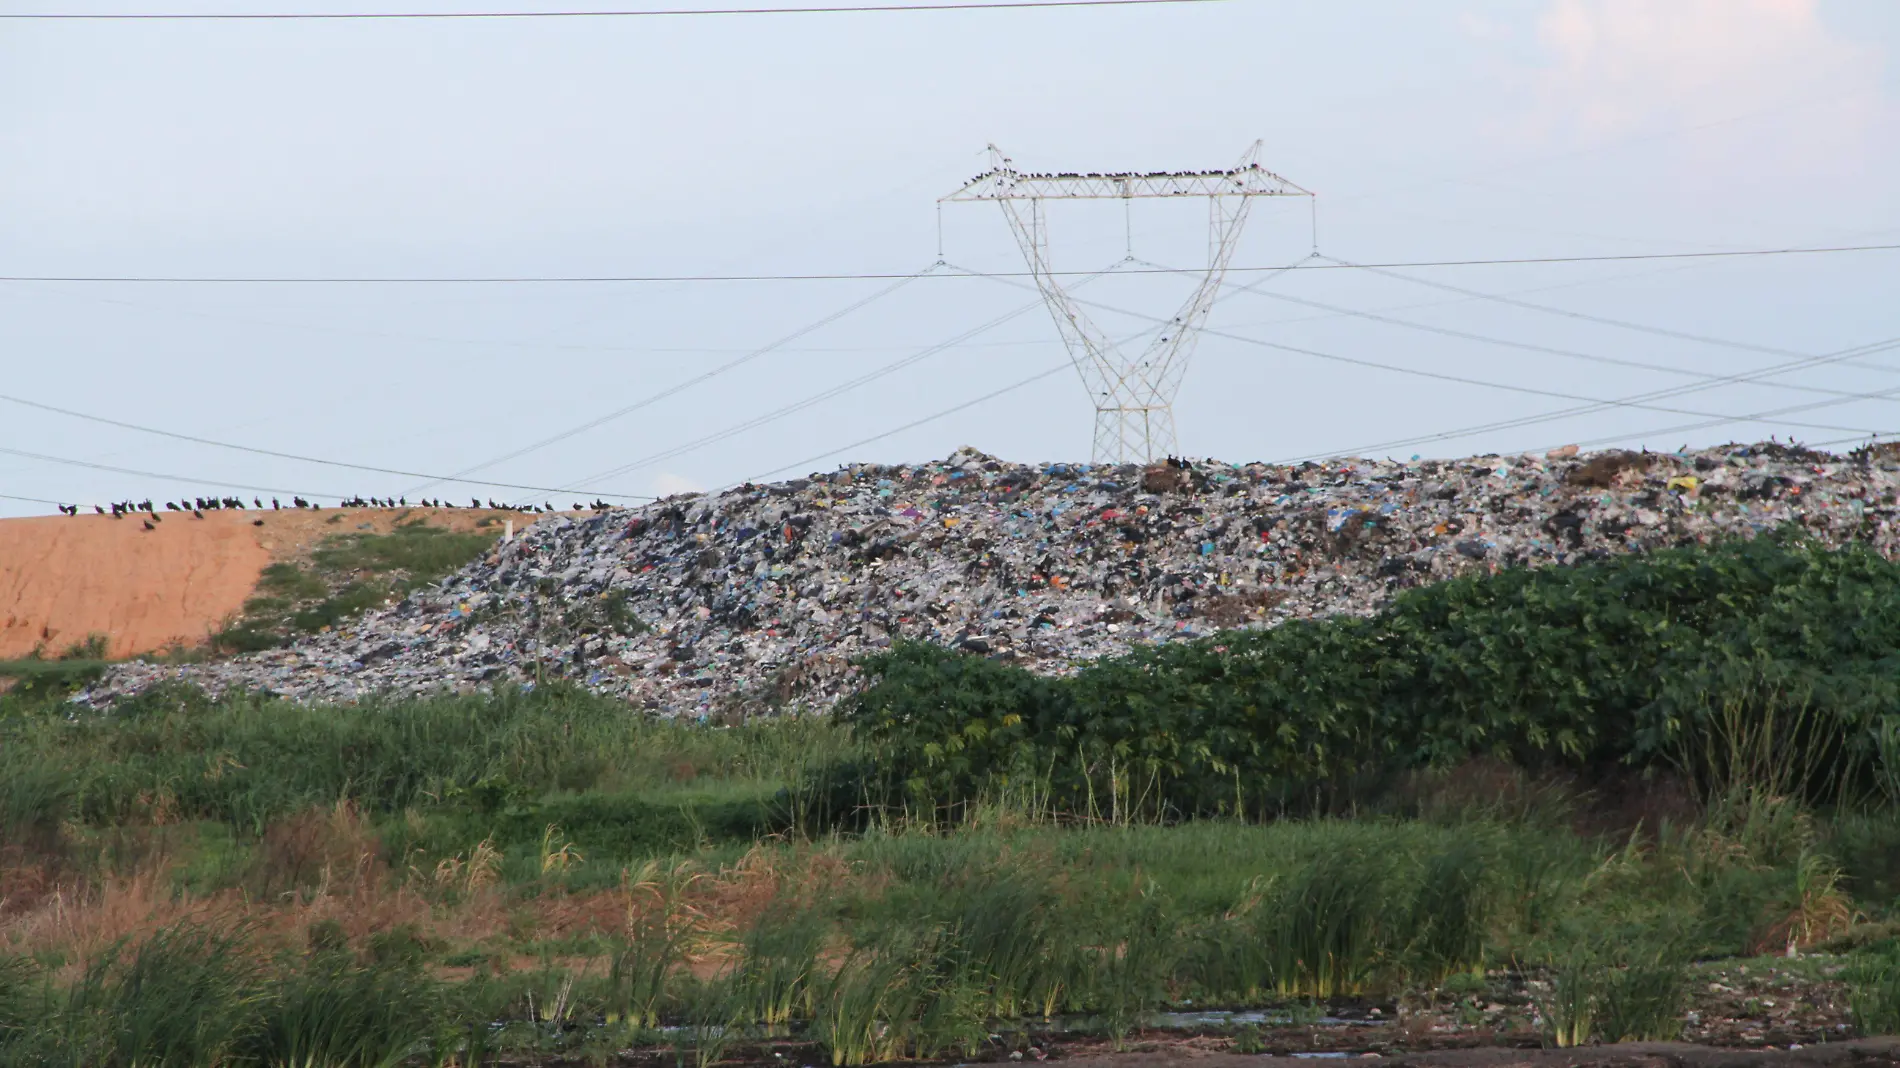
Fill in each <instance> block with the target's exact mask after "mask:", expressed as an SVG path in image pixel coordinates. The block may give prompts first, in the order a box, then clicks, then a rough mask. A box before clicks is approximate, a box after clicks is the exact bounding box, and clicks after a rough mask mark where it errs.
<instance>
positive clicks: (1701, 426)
mask: <svg viewBox="0 0 1900 1068" xmlns="http://www.w3.org/2000/svg"><path fill="white" fill-rule="evenodd" d="M1896 396H1900V386H1895V387H1893V388H1891V389H1884V390H1881V391H1880V392H1878V393H1869V394H1867V395H1865V396H1864V397H1861V398H1858V399H1861V400H1888V399H1891V398H1893V397H1896ZM1847 403H1849V401H1846V400H1831V401H1811V402H1809V403H1807V404H1795V405H1790V406H1788V407H1786V408H1773V409H1769V410H1767V411H1761V412H1755V413H1753V414H1751V415H1738V416H1732V417H1725V418H1721V419H1709V420H1705V421H1703V422H1699V423H1679V424H1677V425H1675V426H1666V427H1662V428H1660V429H1657V430H1646V431H1643V432H1642V433H1640V434H1636V435H1629V434H1619V435H1616V436H1615V437H1604V438H1593V439H1591V440H1589V441H1583V442H1577V443H1576V444H1578V445H1601V444H1603V443H1604V442H1608V441H1622V440H1625V439H1627V438H1629V437H1632V436H1634V437H1639V438H1646V437H1651V436H1653V435H1656V434H1676V433H1680V432H1682V431H1685V430H1705V429H1707V428H1709V427H1712V426H1723V425H1725V424H1728V423H1753V422H1765V421H1767V420H1770V419H1776V421H1779V419H1777V417H1778V416H1782V415H1786V414H1789V413H1792V412H1805V411H1812V410H1814V409H1816V408H1828V407H1833V406H1834V405H1838V404H1847ZM1793 425H1799V424H1793ZM1880 433H1881V432H1879V431H1871V430H1870V431H1868V432H1867V434H1866V436H1867V437H1870V438H1871V437H1878V436H1880ZM1842 440H1848V441H1851V440H1855V439H1852V438H1845V439H1842ZM1555 447H1556V446H1546V448H1555Z"/></svg>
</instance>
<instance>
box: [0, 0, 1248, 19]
mask: <svg viewBox="0 0 1900 1068" xmlns="http://www.w3.org/2000/svg"><path fill="white" fill-rule="evenodd" d="M1219 2H1221V0H978V2H976V3H967V4H953V3H943V4H864V5H827V6H821V7H718V8H630V9H622V10H618V11H344V12H321V11H283V12H275V11H272V12H252V13H241V12H238V13H228V14H227V13H218V12H210V11H203V12H199V11H176V12H158V13H151V14H137V13H112V12H71V13H48V14H0V19H16V20H23V21H43V22H292V21H296V22H343V21H358V22H364V21H381V22H393V21H399V20H449V19H609V18H611V19H625V18H689V17H704V16H710V15H860V14H884V13H888V12H896V11H999V10H1002V11H1006V10H1013V9H1017V8H1038V7H1141V6H1147V5H1152V4H1211V3H1219Z"/></svg>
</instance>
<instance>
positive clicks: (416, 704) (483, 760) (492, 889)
mask: <svg viewBox="0 0 1900 1068" xmlns="http://www.w3.org/2000/svg"><path fill="white" fill-rule="evenodd" d="M865 756H866V753H865V751H863V750H862V748H861V747H860V745H859V744H858V743H857V742H855V741H854V740H853V738H852V737H851V735H850V732H849V728H848V727H847V726H846V725H845V724H844V723H842V722H841V721H837V720H818V719H808V720H783V721H771V722H756V723H752V724H749V725H745V726H741V727H736V728H711V727H702V726H697V725H690V724H672V723H658V722H652V721H646V720H640V719H637V718H630V717H629V716H628V715H627V713H626V711H625V710H624V709H623V708H621V707H620V706H617V705H614V704H611V703H609V702H603V701H599V700H597V699H593V698H590V697H587V696H584V695H580V694H573V693H561V692H546V691H544V692H541V693H536V694H529V695H523V694H516V693H506V694H500V695H495V696H492V697H470V698H444V699H436V700H427V701H413V702H401V703H389V704H366V705H361V706H351V707H346V708H304V707H298V706H293V705H287V704H279V703H272V702H264V701H257V700H232V701H225V702H215V703H214V702H210V701H207V700H205V699H204V698H202V697H201V696H200V695H197V694H195V693H193V692H189V691H168V692H158V693H154V694H151V695H148V696H146V697H144V698H141V699H140V700H138V701H136V702H134V703H132V704H130V705H127V706H124V707H123V708H121V709H120V710H118V711H117V712H116V713H114V714H112V715H110V716H99V717H94V718H86V717H82V718H77V719H75V718H73V717H69V716H67V715H65V714H63V710H61V709H60V708H58V707H57V706H56V705H53V704H51V703H49V702H46V701H29V700H25V699H17V698H16V699H12V700H11V703H10V705H9V707H8V712H7V715H6V717H5V718H4V720H0V840H4V841H5V842H6V843H7V844H6V848H5V855H4V860H3V861H0V1063H23V1064H25V1063H33V1064H38V1063H73V1064H82V1063H83V1064H128V1065H129V1064H133V1063H157V1062H159V1060H162V1061H163V1063H176V1064H205V1065H214V1064H395V1063H402V1062H405V1061H406V1060H411V1059H413V1060H415V1061H416V1062H418V1063H425V1062H432V1063H472V1062H475V1061H480V1060H481V1059H482V1058H483V1057H484V1056H486V1057H488V1058H490V1059H491V1060H492V1059H495V1058H500V1059H503V1060H513V1061H533V1060H536V1059H541V1060H550V1061H551V1060H555V1059H558V1058H562V1057H572V1058H581V1059H587V1058H590V1057H591V1058H592V1059H593V1060H594V1061H595V1062H597V1063H604V1062H606V1061H608V1060H610V1059H611V1058H612V1056H613V1055H614V1054H613V1051H616V1050H622V1049H627V1048H635V1047H645V1048H649V1049H659V1050H663V1051H672V1052H673V1053H676V1054H677V1055H678V1056H680V1057H691V1058H694V1060H695V1062H696V1063H710V1062H711V1061H714V1060H718V1059H721V1058H731V1057H741V1058H742V1059H743V1057H744V1056H745V1055H746V1054H745V1050H746V1049H749V1048H752V1047H749V1046H748V1045H747V1044H748V1043H758V1042H766V1041H768V1040H774V1039H776V1040H782V1041H784V1042H789V1043H792V1044H793V1047H794V1048H808V1049H810V1050H811V1051H812V1052H810V1053H809V1054H807V1055H808V1056H810V1057H828V1058H830V1059H831V1060H832V1061H833V1062H834V1063H840V1064H858V1063H865V1062H869V1061H879V1060H890V1059H900V1058H908V1057H922V1058H933V1057H949V1056H964V1055H968V1054H971V1053H974V1052H978V1051H980V1050H981V1049H983V1048H984V1047H985V1045H986V1044H994V1042H995V1041H996V1040H995V1039H993V1038H992V1036H997V1035H1007V1034H1009V1033H1011V1031H1012V1028H1014V1029H1017V1030H1020V1031H1022V1032H1023V1034H1025V1035H1027V1034H1028V1033H1029V1030H1030V1029H1032V1025H1033V1024H1034V1021H1038V1020H1041V1019H1043V1018H1045V1017H1066V1018H1069V1019H1071V1020H1073V1019H1075V1018H1078V1017H1085V1018H1086V1022H1085V1023H1084V1024H1082V1025H1081V1026H1082V1028H1083V1030H1084V1032H1085V1033H1089V1034H1095V1035H1100V1036H1104V1040H1105V1041H1109V1042H1114V1041H1117V1040H1121V1039H1124V1038H1125V1036H1128V1035H1129V1034H1130V1033H1131V1032H1138V1031H1139V1030H1140V1029H1141V1027H1142V1023H1143V1019H1144V1017H1145V1015H1146V1014H1148V1013H1151V1012H1154V1011H1156V1010H1159V1009H1162V1008H1164V1007H1167V1006H1180V1005H1195V1006H1210V1005H1215V1006H1224V1007H1234V1006H1263V1005H1264V1006H1278V1007H1280V1008H1282V1009H1284V1010H1285V1011H1286V1012H1287V1013H1288V1017H1287V1018H1288V1019H1289V1020H1294V1019H1296V1018H1299V1017H1300V1016H1301V1014H1307V1015H1318V1014H1321V1013H1324V1012H1327V1011H1330V1010H1331V1009H1333V1008H1336V1007H1338V1006H1342V1005H1361V1006H1363V1005H1375V1006H1376V1005H1387V1006H1397V1005H1399V1004H1401V1003H1403V1002H1404V1001H1405V1000H1406V999H1408V998H1409V999H1413V1000H1416V999H1419V998H1425V999H1430V998H1432V997H1434V996H1444V993H1443V992H1445V991H1451V992H1453V993H1454V994H1455V993H1456V992H1458V991H1464V992H1465V993H1466V994H1467V995H1469V994H1472V993H1474V992H1475V993H1477V994H1478V995H1480V997H1479V998H1478V1000H1495V998H1497V997H1507V995H1506V994H1503V993H1498V992H1497V991H1499V990H1503V989H1504V988H1507V987H1508V988H1512V989H1515V990H1517V992H1518V993H1519V995H1520V997H1518V999H1517V1000H1518V1001H1519V1002H1521V1003H1522V1004H1521V1014H1520V1015H1521V1018H1518V1019H1515V1020H1504V1021H1500V1025H1501V1026H1502V1027H1503V1028H1504V1029H1505V1030H1506V1031H1509V1030H1510V1029H1512V1028H1515V1029H1516V1030H1517V1031H1518V1032H1535V1033H1540V1034H1542V1035H1543V1036H1544V1037H1545V1038H1546V1039H1547V1040H1549V1041H1551V1042H1553V1043H1554V1042H1557V1041H1559V1040H1560V1039H1561V1040H1564V1041H1575V1040H1588V1039H1590V1038H1598V1039H1611V1038H1616V1037H1638V1036H1642V1037H1668V1036H1672V1035H1674V1034H1675V1033H1676V1032H1677V1031H1679V1030H1680V1029H1681V1027H1682V1016H1683V1013H1684V1011H1685V1005H1686V1004H1687V1002H1686V998H1687V996H1688V993H1689V992H1688V989H1687V985H1688V982H1689V976H1690V974H1691V969H1692V967H1693V965H1692V962H1696V961H1707V960H1719V959H1722V958H1734V959H1737V960H1746V959H1749V958H1752V957H1755V956H1757V955H1759V954H1763V953H1770V954H1776V955H1781V954H1785V953H1786V951H1787V948H1788V946H1790V945H1794V946H1797V947H1807V948H1808V949H1809V950H1810V951H1812V950H1814V949H1815V948H1816V947H1828V946H1832V947H1834V948H1843V949H1844V948H1848V947H1850V946H1852V945H1853V943H1854V942H1855V941H1856V940H1857V939H1858V940H1861V941H1867V942H1870V943H1872V945H1871V946H1870V947H1868V948H1863V949H1861V950H1860V952H1859V953H1858V954H1857V955H1855V956H1852V957H1847V958H1841V960H1840V963H1841V964H1843V965H1851V967H1852V969H1856V970H1854V971H1853V975H1854V976H1855V977H1856V978H1855V986H1854V988H1853V990H1854V994H1853V996H1854V997H1855V998H1858V999H1859V1001H1858V1010H1859V1012H1860V1017H1859V1018H1860V1019H1861V1020H1862V1022H1863V1025H1864V1026H1866V1027H1868V1028H1869V1029H1872V1030H1883V1029H1885V1030H1891V1029H1892V1028H1893V1027H1894V1026H1895V1025H1896V1024H1900V1021H1896V1020H1894V1019H1893V1018H1892V1016H1891V1014H1892V1013H1894V1012H1896V1011H1900V1000H1897V999H1896V994H1900V990H1896V983H1897V982H1900V980H1896V975H1900V958H1896V957H1895V956H1893V955H1891V954H1889V953H1886V952H1885V951H1884V947H1886V946H1889V945H1890V944H1891V943H1890V941H1886V942H1883V941H1882V940H1883V939H1886V938H1888V931H1887V930H1886V929H1884V928H1882V927H1881V926H1880V924H1879V921H1884V920H1887V919H1889V918H1890V910H1891V907H1892V905H1893V894H1894V892H1895V890H1896V888H1897V887H1896V879H1897V878H1900V871H1896V868H1900V819H1895V818H1894V815H1893V813H1892V812H1891V811H1889V810H1881V809H1878V808H1849V809H1843V810H1840V811H1832V812H1822V811H1819V810H1814V809H1811V808H1807V807H1804V806H1802V805H1800V804H1798V803H1796V802H1793V801H1789V800H1785V799H1780V798H1775V797H1771V796H1766V795H1753V796H1738V797H1735V798H1729V799H1724V800H1723V801H1722V802H1720V803H1716V804H1711V805H1706V806H1701V805H1694V804H1690V803H1688V802H1687V801H1686V799H1684V798H1682V797H1681V796H1680V795H1679V794H1677V793H1674V792H1672V791H1671V790H1670V789H1668V788H1667V787H1666V784H1652V786H1653V788H1651V789H1647V790H1643V789H1639V787H1640V786H1641V784H1632V783H1624V784H1622V785H1621V787H1620V788H1619V790H1618V794H1619V796H1620V799H1619V800H1618V801H1617V802H1616V803H1614V804H1613V803H1610V799H1608V798H1606V797H1605V796H1603V795H1602V794H1601V793H1596V794H1593V793H1592V792H1591V790H1590V789H1589V788H1588V785H1587V784H1584V783H1581V782H1578V781H1560V780H1557V779H1547V780H1542V781H1538V780H1531V779H1529V778H1527V777H1525V776H1524V775H1522V774H1521V773H1518V772H1515V771H1513V770H1511V769H1509V768H1508V767H1506V766H1503V765H1498V764H1492V763H1475V764H1471V765H1468V766H1465V767H1463V768H1461V769H1458V770H1457V771H1454V772H1441V773H1428V774H1422V775H1419V776H1416V777H1413V778H1412V779H1410V780H1408V781H1407V782H1405V783H1404V784H1402V785H1400V786H1397V787H1395V788H1394V789H1393V790H1392V791H1391V792H1390V793H1389V794H1388V795H1387V796H1385V797H1383V798H1381V799H1377V800H1376V801H1375V800H1368V802H1367V808H1366V809H1365V810H1364V811H1361V812H1359V813H1356V814H1354V815H1352V816H1351V817H1350V818H1338V817H1334V818H1314V819H1282V820H1278V821H1273V822H1268V823H1244V822H1235V821H1224V820H1198V821H1188V822H1181V823H1175V824H1171V825H1164V824H1157V823H1139V822H1130V823H1126V824H1111V823H1108V822H1105V821H1100V820H1097V821H1079V820H1074V819H1055V818H1051V817H1049V816H1048V815H1047V814H1046V812H1044V811H1043V810H1039V809H1038V808H1036V807H1035V806H1034V805H1024V804H1020V803H1017V802H1016V801H1015V800H1013V799H1012V798H1011V797H1009V796H999V797H998V798H995V799H991V800H985V801H983V802H981V803H978V804H974V805H971V806H968V808H967V810H966V814H965V816H964V818H963V819H962V820H961V821H960V822H959V823H958V824H956V825H954V826H943V825H941V824H935V823H932V824H929V825H926V824H923V823H918V822H914V821H911V820H910V819H909V818H908V817H906V816H905V815H904V814H902V813H901V812H896V811H883V812H874V813H871V814H869V815H862V814H861V815H860V816H859V818H858V819H857V821H856V822H855V823H854V825H853V829H850V830H840V829H837V828H836V827H831V826H826V825H824V821H825V818H826V817H825V815H824V814H825V812H826V811H827V806H826V805H825V804H822V803H819V802H818V801H817V800H816V799H817V798H818V797H819V796H820V795H822V794H824V793H825V792H826V791H827V790H828V789H829V786H828V784H827V781H826V775H827V769H831V768H835V767H838V766H840V765H841V764H843V765H848V764H850V763H851V762H852V761H854V760H861V759H864V758H865ZM1633 792H1634V793H1640V794H1643V796H1642V797H1641V798H1638V800H1639V801H1640V802H1641V803H1640V804H1639V805H1638V806H1637V808H1635V809H1632V808H1631V806H1630V800H1631V795H1632V793H1633ZM1645 805H1646V806H1650V807H1651V808H1653V811H1642V808H1643V807H1644V806H1645ZM1503 976H1511V977H1515V978H1500V977H1503ZM1525 978H1532V979H1536V980H1537V981H1539V982H1542V983H1543V988H1536V987H1530V986H1526V985H1524V982H1523V979H1525ZM1883 984H1884V985H1883ZM1494 988H1495V989H1494ZM1540 989H1541V992H1540ZM1467 1000H1471V999H1470V998H1467ZM1389 1011H1396V1009H1393V1010H1389ZM1883 1014H1886V1015H1883ZM662 1028H664V1030H662ZM1246 1040H1247V1039H1246V1036H1245V1035H1241V1036H1238V1037H1237V1038H1236V1041H1242V1042H1244V1041H1246ZM1005 1041H1008V1040H1007V1039H1006V1040H1005ZM1024 1041H1028V1039H1024ZM801 1044H802V1045H801ZM161 1052H162V1054H163V1056H162V1057H160V1056H159V1055H160V1053H161ZM753 1053H754V1054H758V1050H757V1049H753ZM758 1055H761V1056H766V1058H767V1059H770V1057H769V1054H758ZM155 1058H158V1059H157V1060H155Z"/></svg>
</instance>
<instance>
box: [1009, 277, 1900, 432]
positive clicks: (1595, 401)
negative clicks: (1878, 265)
mask: <svg viewBox="0 0 1900 1068" xmlns="http://www.w3.org/2000/svg"><path fill="white" fill-rule="evenodd" d="M983 277H993V276H990V275H984V276H983ZM997 280H998V281H1000V282H1002V283H1004V284H1005V285H1012V286H1017V287H1019V288H1029V287H1027V286H1023V285H1022V283H1019V282H1016V281H1014V280H1012V279H1009V278H998V279H997ZM1074 300H1075V303H1077V304H1081V305H1086V306H1088V307H1093V308H1101V309H1103V310H1106V311H1112V312H1118V313H1120V314H1123V315H1129V316H1133V317H1135V318H1141V319H1147V320H1149V321H1150V322H1155V323H1166V322H1170V321H1171V320H1167V319H1163V318H1160V317H1158V316H1153V315H1146V314H1143V313H1140V312H1133V311H1129V310H1127V309H1125V308H1117V307H1114V306H1112V305H1107V304H1102V303H1099V302H1096V301H1089V300H1083V299H1081V298H1074ZM1201 333H1202V334H1203V335H1206V336H1208V337H1219V338H1226V339H1227V340H1230V341H1238V342H1241V343H1243V344H1247V345H1258V346H1260V347H1262V348H1269V349H1276V350H1279V351H1281V352H1291V353H1295V354H1297V355H1301V356H1310V357H1313V358H1314V359H1320V360H1328V361H1331V362H1334V363H1343V364H1347V365H1350V366H1354V367H1365V368H1370V369H1372V370H1378V371H1390V372H1393V373H1395V374H1402V375H1410V376H1413V377H1416V378H1429V379H1434V380H1437V381H1441V382H1455V383H1458V384H1460V385H1467V386H1482V387H1484V388H1486V389H1497V390H1503V391H1506V392H1510V393H1523V394H1527V395H1530V396H1536V397H1555V398H1557V399H1560V400H1572V401H1583V402H1585V403H1587V404H1591V405H1602V406H1605V407H1626V408H1638V409H1643V410H1646V411H1660V412H1669V413H1672V414H1676V415H1691V416H1697V417H1701V418H1712V417H1714V414H1715V413H1712V412H1697V411H1690V410H1686V409H1681V408H1664V407H1661V406H1658V405H1652V404H1636V403H1630V402H1625V401H1614V400H1603V399H1601V398H1597V397H1585V396H1581V395H1578V394H1575V393H1563V392H1560V391H1557V390H1549V389H1538V388H1535V387H1532V386H1515V385H1509V384H1506V383H1503V382H1493V381H1489V380H1487V379H1481V378H1468V377H1465V376H1463V375H1453V374H1446V373H1444V372H1442V371H1426V370H1421V369H1419V368H1414V367H1402V366H1399V365H1396V364H1389V363H1380V362H1378V361H1377V360H1366V359H1360V358H1358V357H1353V356H1341V355H1339V354H1337V353H1331V352H1322V351H1320V350H1318V349H1308V348H1302V347H1300V346H1297V345H1287V344H1284V343H1281V342H1277V341H1266V340H1263V339H1261V338H1255V337H1246V336H1244V335H1241V334H1230V333H1227V332H1225V331H1221V330H1211V329H1207V328H1203V329H1202V330H1201ZM1894 344H1895V345H1896V346H1900V340H1896V341H1895V342H1894ZM1687 388H1691V389H1693V388H1701V387H1687ZM1789 425H1791V426H1803V427H1807V428H1810V429H1816V430H1841V431H1848V432H1859V431H1860V430H1861V428H1859V427H1845V426H1836V425H1832V424H1825V423H1791V424H1789Z"/></svg>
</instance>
